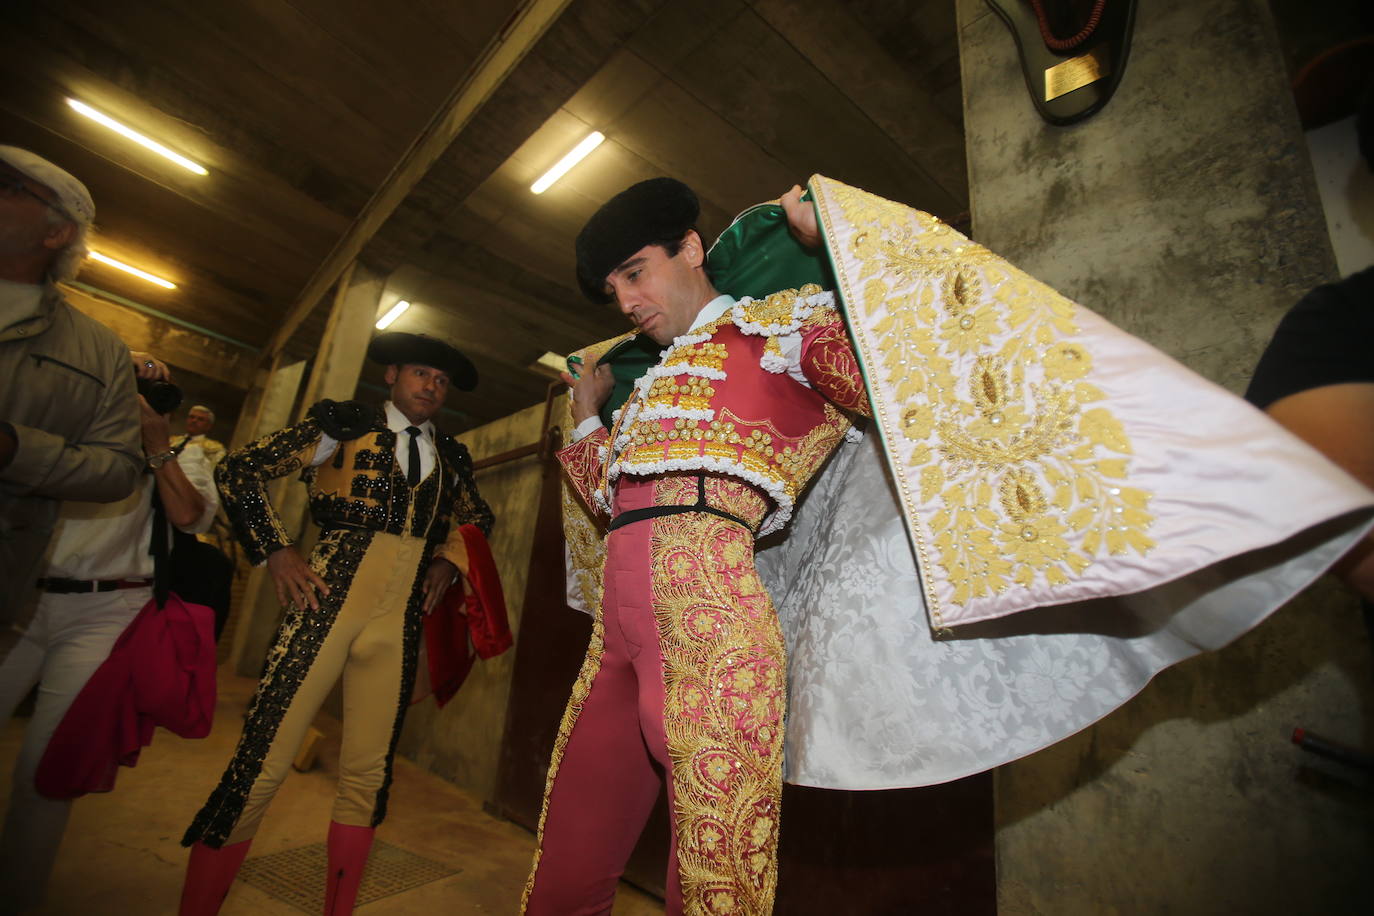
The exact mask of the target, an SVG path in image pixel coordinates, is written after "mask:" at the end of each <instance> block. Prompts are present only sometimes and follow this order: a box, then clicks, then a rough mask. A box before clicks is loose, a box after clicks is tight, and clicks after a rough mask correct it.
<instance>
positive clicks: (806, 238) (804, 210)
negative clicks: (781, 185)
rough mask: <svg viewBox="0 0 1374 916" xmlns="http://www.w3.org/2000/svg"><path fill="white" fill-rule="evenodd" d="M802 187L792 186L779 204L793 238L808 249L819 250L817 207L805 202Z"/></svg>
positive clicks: (819, 231) (819, 232)
mask: <svg viewBox="0 0 1374 916" xmlns="http://www.w3.org/2000/svg"><path fill="white" fill-rule="evenodd" d="M801 198H802V189H801V185H795V184H794V185H792V190H790V191H788V192H787V193H786V194H784V195H782V197H780V198H778V204H779V205H780V206H781V207H782V209H783V212H784V213H786V214H787V228H788V229H790V230H791V231H792V236H793V238H795V239H796V240H797V241H799V242H801V243H802V244H803V245H805V246H806V247H807V248H819V247H820V245H821V230H820V227H819V226H818V225H817V224H816V207H815V206H814V205H813V204H812V203H811V202H810V201H803V200H802V199H801Z"/></svg>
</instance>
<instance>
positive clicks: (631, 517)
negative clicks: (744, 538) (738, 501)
mask: <svg viewBox="0 0 1374 916" xmlns="http://www.w3.org/2000/svg"><path fill="white" fill-rule="evenodd" d="M684 512H704V513H706V514H707V515H718V516H720V517H721V518H723V519H725V520H726V521H730V522H734V523H735V524H737V525H739V526H741V527H743V528H745V529H747V530H748V531H749V533H750V534H756V533H757V532H756V531H755V530H754V526H753V525H751V524H749V523H748V522H746V521H745V520H744V519H742V518H740V517H739V516H738V515H731V514H730V513H729V512H726V511H725V510H724V509H717V508H716V507H715V506H712V505H710V504H708V503H707V502H706V478H705V476H699V477H697V501H696V502H695V503H694V504H690V505H686V506H645V507H644V508H643V509H631V510H630V511H628V512H622V513H620V514H619V515H617V516H616V517H615V518H613V519H611V523H610V524H609V525H607V526H606V530H607V531H608V532H610V531H614V530H615V529H617V528H624V527H625V526H626V525H633V524H634V523H635V522H642V521H645V520H647V519H651V518H662V517H663V516H665V515H682V514H683V513H684Z"/></svg>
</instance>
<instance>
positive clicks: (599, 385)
mask: <svg viewBox="0 0 1374 916" xmlns="http://www.w3.org/2000/svg"><path fill="white" fill-rule="evenodd" d="M563 381H565V382H567V383H568V387H569V388H570V389H572V390H571V394H570V396H571V397H572V415H573V423H574V424H577V423H581V422H582V421H583V420H585V419H587V418H588V417H592V416H595V415H596V414H598V413H600V412H601V405H602V404H605V403H606V400H607V398H609V397H610V396H611V389H612V388H614V387H615V376H614V375H612V374H611V367H610V366H603V365H602V364H601V363H600V361H597V362H595V363H592V364H591V365H590V366H587V367H586V368H585V369H584V370H583V372H582V377H581V378H573V377H572V376H571V375H569V374H568V373H566V372H564V373H563Z"/></svg>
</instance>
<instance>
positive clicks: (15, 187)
mask: <svg viewBox="0 0 1374 916" xmlns="http://www.w3.org/2000/svg"><path fill="white" fill-rule="evenodd" d="M0 194H3V195H4V196H6V197H14V196H16V195H18V194H27V195H29V196H30V197H32V198H33V199H34V200H36V201H38V202H39V203H40V204H42V205H43V206H45V207H52V208H53V209H54V210H56V211H57V212H58V213H60V214H61V215H62V216H63V217H65V218H66V219H71V216H70V215H69V214H68V213H67V211H66V210H63V209H62V207H61V206H60V205H58V203H57V202H56V201H53V200H48V199H47V198H46V197H44V196H43V195H42V194H39V193H38V192H37V191H35V190H34V189H33V188H30V187H29V186H28V184H27V183H26V182H25V179H24V177H23V176H22V175H3V174H0Z"/></svg>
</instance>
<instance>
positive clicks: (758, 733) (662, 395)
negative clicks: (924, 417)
mask: <svg viewBox="0 0 1374 916" xmlns="http://www.w3.org/2000/svg"><path fill="white" fill-rule="evenodd" d="M697 214H698V203H697V199H696V197H695V195H694V194H693V193H692V192H691V190H690V189H688V188H687V187H686V186H685V185H683V184H682V183H681V182H678V181H675V180H672V179H667V178H660V179H653V180H650V181H646V182H642V183H640V184H637V185H635V186H634V187H631V188H630V189H628V190H627V191H625V192H623V193H622V194H620V195H619V196H617V197H616V198H614V199H612V200H611V201H610V202H609V203H607V204H606V205H605V206H604V207H603V208H602V209H601V210H600V211H598V212H597V214H596V215H595V216H594V217H593V218H592V219H591V221H590V222H589V223H588V224H587V226H586V227H585V228H584V229H583V230H582V232H581V234H580V235H579V237H578V241H577V253H578V270H579V281H580V283H581V285H582V287H583V290H584V291H585V292H586V294H587V295H588V297H589V298H592V299H594V300H597V301H603V302H604V301H607V300H609V299H614V301H615V303H616V304H617V305H618V307H619V308H620V309H621V311H622V312H624V313H625V314H626V316H628V317H629V318H630V319H631V320H633V321H634V323H635V325H636V326H637V327H638V329H639V332H640V334H641V335H644V336H647V337H649V338H651V339H652V340H653V341H654V342H655V343H657V344H658V345H659V346H660V347H667V349H666V350H665V351H664V352H663V354H662V357H661V360H660V362H659V365H657V366H655V367H654V368H651V369H650V370H649V371H648V373H647V374H646V375H644V376H643V377H642V378H641V379H640V380H639V382H638V383H637V384H636V390H635V392H634V393H633V394H632V395H631V396H630V398H629V400H628V401H627V402H626V403H625V405H624V407H623V408H622V409H621V410H619V411H617V415H616V418H615V420H614V422H613V425H612V428H611V429H609V430H608V429H607V428H606V427H605V426H604V425H603V424H602V421H601V419H600V418H598V416H597V412H598V410H599V409H600V407H601V406H602V404H603V403H604V402H605V401H606V399H607V398H608V396H609V395H610V392H611V388H612V384H613V379H612V377H611V374H610V372H609V369H608V368H607V367H606V366H599V367H590V366H589V367H587V371H586V372H585V373H583V375H582V377H581V378H580V379H579V380H578V381H577V382H576V384H575V385H574V389H573V411H574V419H575V420H576V421H578V432H579V433H582V435H581V438H579V439H578V441H576V442H575V443H574V444H573V445H571V446H569V447H568V448H566V449H564V450H563V451H562V452H561V453H560V455H559V457H560V459H561V461H562V462H563V465H564V468H565V469H566V471H567V473H568V475H569V477H570V479H571V480H572V481H573V484H574V486H575V487H576V488H577V489H578V491H579V493H580V494H581V495H582V496H583V498H584V499H585V500H586V501H587V503H588V504H589V505H593V506H599V507H600V508H601V509H602V510H604V511H605V512H606V513H607V514H608V516H609V518H610V521H609V525H608V529H609V534H608V536H607V541H606V550H607V554H606V567H605V568H606V589H605V598H604V601H603V604H602V616H601V618H600V620H599V621H598V623H597V627H596V631H595V634H594V636H593V645H592V648H591V649H590V650H589V654H588V662H587V665H586V667H584V669H583V674H582V677H581V680H582V681H583V682H584V686H586V687H587V690H586V694H585V697H582V698H580V699H579V698H578V697H576V696H575V698H574V701H573V707H575V708H574V709H570V712H569V715H575V717H576V719H575V722H576V724H575V727H572V728H565V733H564V736H561V737H560V744H563V741H564V740H565V741H566V743H565V744H563V746H561V747H559V748H558V749H557V750H555V762H554V764H553V766H554V768H555V770H556V776H557V778H556V781H553V782H552V789H551V792H550V794H549V797H548V799H547V809H546V814H545V818H544V822H543V828H542V834H541V835H542V845H541V850H542V851H541V854H540V857H539V858H538V860H537V862H536V868H535V872H534V874H533V875H532V876H531V880H530V885H529V888H528V889H527V899H526V911H527V912H529V913H539V914H558V916H569V914H574V913H601V912H609V911H610V908H611V901H612V898H613V897H614V894H615V888H616V883H617V881H618V879H619V876H620V874H621V872H622V871H623V869H624V865H625V861H626V859H627V858H628V857H629V855H630V852H631V851H632V849H633V847H634V844H635V842H636V840H637V839H638V837H639V834H640V831H641V830H642V829H643V826H644V823H645V821H646V819H647V818H648V816H649V813H650V810H651V809H652V807H653V804H654V801H655V800H656V798H657V796H658V792H659V786H660V785H661V783H662V781H663V780H664V778H665V777H666V780H667V785H668V795H669V802H670V805H671V807H672V810H673V812H674V822H675V825H676V826H675V830H674V832H673V837H672V839H671V841H670V867H669V875H668V882H667V909H668V912H670V913H677V912H683V911H684V910H685V911H688V912H765V911H767V910H768V909H769V908H770V907H771V901H772V896H773V889H774V882H775V877H776V876H775V868H774V862H775V859H776V845H777V836H778V808H779V800H780V797H781V792H782V746H783V744H782V742H783V728H782V717H783V714H784V710H785V701H784V687H785V679H786V671H785V650H784V647H783V640H782V633H781V631H780V630H779V627H778V621H777V615H776V613H775V612H774V609H773V606H772V603H771V602H770V600H769V597H768V594H767V592H766V591H765V590H764V588H763V585H762V583H761V582H760V580H759V577H758V574H757V573H756V572H755V570H754V564H753V556H754V539H755V537H757V536H758V535H760V534H767V533H769V532H772V531H776V530H778V529H780V528H781V527H782V526H783V525H784V524H785V523H786V521H787V518H788V516H789V515H790V513H791V507H792V505H793V503H794V501H795V499H796V497H797V495H798V494H799V493H800V492H801V491H802V490H803V489H804V488H805V486H806V483H807V481H808V479H809V478H810V477H811V475H812V473H813V472H814V471H815V470H816V469H817V468H818V467H820V466H821V464H822V463H824V461H825V459H826V458H827V457H828V456H829V455H830V453H831V451H833V449H834V448H835V446H836V445H837V444H838V443H839V442H840V441H841V440H842V439H843V438H844V437H845V435H846V433H847V432H848V431H849V429H850V426H851V423H850V416H851V414H853V413H859V414H866V413H867V410H868V402H867V398H866V396H865V394H864V386H863V380H862V377H861V376H860V375H859V371H858V367H857V365H856V364H855V362H854V356H853V352H852V350H851V349H850V345H849V341H848V338H847V336H846V333H845V329H844V324H843V321H842V319H841V318H840V316H839V314H838V313H837V312H836V310H835V308H834V306H833V298H832V296H831V294H830V293H827V292H823V291H821V290H820V289H819V287H814V286H808V287H804V288H802V289H800V290H787V291H784V292H782V293H779V294H777V295H774V296H771V297H769V298H768V299H767V300H763V301H753V300H749V299H747V298H746V299H742V300H739V301H736V300H735V299H733V298H732V297H730V296H726V295H721V294H719V293H718V292H717V291H716V289H715V288H714V287H713V286H712V283H711V279H710V277H709V276H708V274H707V272H706V269H705V258H706V251H705V248H704V246H703V244H702V241H701V237H700V236H699V235H698V234H697V231H696V230H695V229H694V228H693V226H694V224H695V222H696V219H697ZM611 455H615V456H616V458H617V460H616V462H615V463H614V464H612V463H611V462H610V461H609V460H608V459H609V457H610V456H611ZM665 710H669V711H668V712H665ZM552 778H553V777H552V775H551V779H552ZM673 863H675V865H676V867H674V865H673Z"/></svg>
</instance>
